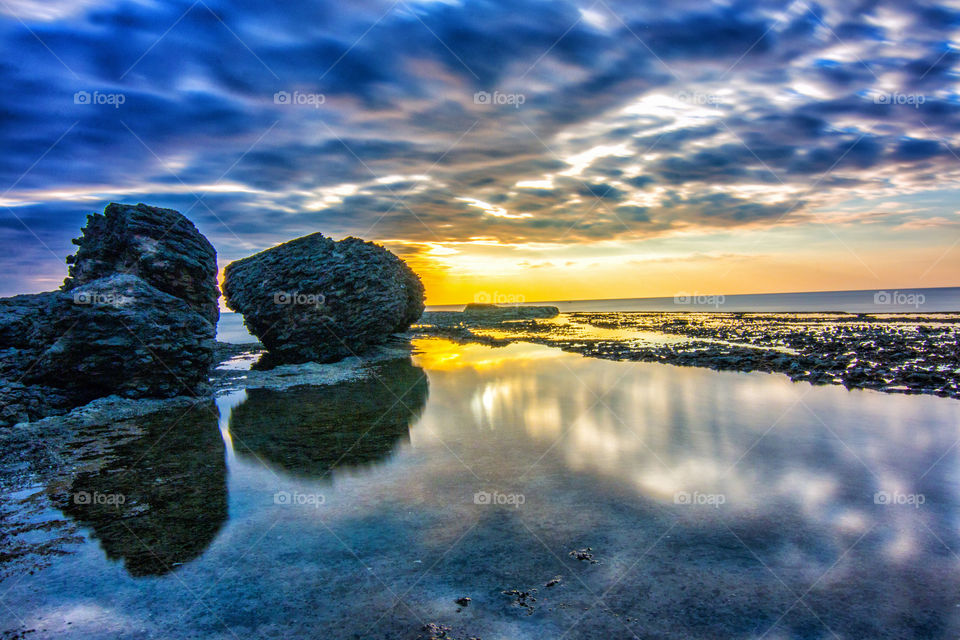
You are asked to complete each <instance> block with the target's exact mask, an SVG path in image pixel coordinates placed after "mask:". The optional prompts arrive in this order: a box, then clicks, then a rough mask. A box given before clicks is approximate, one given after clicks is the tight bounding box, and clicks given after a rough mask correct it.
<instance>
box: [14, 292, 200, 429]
mask: <svg viewBox="0 0 960 640" xmlns="http://www.w3.org/2000/svg"><path fill="white" fill-rule="evenodd" d="M214 334H215V329H214V326H213V325H212V324H211V323H210V322H209V320H207V319H206V318H205V317H203V316H202V315H200V314H199V313H197V312H196V310H195V309H194V307H193V306H191V305H190V304H189V303H188V302H186V301H184V300H181V299H179V298H176V297H174V296H172V295H169V294H167V293H164V292H162V291H159V290H158V289H156V288H155V287H153V286H151V285H150V284H148V283H146V282H144V281H143V280H141V279H140V278H138V277H137V276H134V275H129V274H118V275H113V276H109V277H106V278H101V279H99V280H94V281H92V282H88V283H86V284H84V285H81V286H78V287H76V288H74V289H72V290H70V291H51V292H47V293H37V294H32V295H21V296H14V297H12V298H4V299H0V356H2V357H0V402H3V407H2V408H0V424H12V423H14V422H18V421H23V420H26V419H30V420H32V419H36V418H38V417H42V416H44V415H49V414H52V413H62V412H63V411H64V410H66V409H69V408H71V407H74V406H78V405H81V404H85V403H87V402H89V401H90V400H93V399H95V398H99V397H102V396H107V395H114V394H116V395H121V396H126V397H133V398H135V397H161V398H163V397H173V396H176V395H190V394H195V393H200V392H205V391H206V390H207V389H206V387H207V376H208V370H209V368H210V365H211V363H212V359H213V346H214V341H213V339H214Z"/></svg>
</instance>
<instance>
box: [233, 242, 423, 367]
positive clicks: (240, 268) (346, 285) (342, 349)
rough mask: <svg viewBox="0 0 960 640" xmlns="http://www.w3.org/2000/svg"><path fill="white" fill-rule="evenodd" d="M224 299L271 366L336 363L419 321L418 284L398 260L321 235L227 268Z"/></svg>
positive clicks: (420, 289)
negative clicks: (264, 350) (260, 345)
mask: <svg viewBox="0 0 960 640" xmlns="http://www.w3.org/2000/svg"><path fill="white" fill-rule="evenodd" d="M223 294H224V298H225V300H226V303H227V305H228V306H229V307H230V308H231V309H233V310H234V311H237V312H238V313H241V314H243V319H244V323H245V324H246V326H247V329H249V330H250V332H251V333H252V334H253V335H255V336H257V338H259V339H260V341H261V342H262V343H263V344H264V346H265V347H267V349H268V350H269V352H270V354H269V355H270V359H269V361H270V362H272V363H292V364H293V363H300V362H308V361H316V362H335V361H337V360H341V359H343V358H345V357H347V356H351V355H354V354H356V353H360V352H361V351H363V350H364V349H365V348H366V347H368V346H370V345H373V344H379V343H382V342H384V341H385V340H386V339H387V338H388V337H389V336H390V335H391V334H393V333H398V332H401V331H405V330H406V329H408V328H409V327H410V325H411V324H412V323H413V322H415V321H416V320H417V319H418V318H419V317H420V315H421V314H422V313H423V284H421V282H420V278H419V277H418V276H417V275H416V274H415V273H414V272H413V271H412V270H411V269H410V268H409V267H408V266H407V265H406V263H404V262H403V260H401V259H400V258H398V257H397V256H395V255H394V254H392V253H390V252H389V251H388V250H386V249H385V248H383V247H381V246H379V245H376V244H374V243H372V242H365V241H363V240H360V239H359V238H346V239H344V240H341V241H339V242H334V241H333V240H332V239H330V238H327V237H324V236H323V235H322V234H320V233H314V234H311V235H308V236H304V237H302V238H297V239H296V240H291V241H290V242H286V243H284V244H281V245H279V246H276V247H273V248H272V249H267V250H266V251H262V252H260V253H258V254H256V255H253V256H250V257H249V258H244V259H242V260H237V261H235V262H232V263H230V264H229V265H227V268H226V270H225V272H224V282H223Z"/></svg>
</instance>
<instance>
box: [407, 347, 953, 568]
mask: <svg viewBox="0 0 960 640" xmlns="http://www.w3.org/2000/svg"><path fill="white" fill-rule="evenodd" d="M415 347H416V355H415V359H416V361H417V364H418V365H419V366H422V367H423V368H424V369H425V370H426V371H427V372H428V375H429V376H430V378H431V385H432V388H433V390H434V397H435V398H436V399H437V400H438V402H437V403H436V404H435V405H432V406H430V405H428V407H427V410H426V411H425V413H424V415H423V417H422V419H421V421H420V422H419V423H418V424H417V425H415V427H414V428H413V429H412V431H411V439H412V442H413V444H414V447H415V448H422V449H431V448H438V449H443V448H445V447H447V446H450V447H452V449H453V450H454V451H456V452H457V456H458V457H459V458H461V459H462V460H464V461H465V462H466V463H467V464H468V465H470V467H471V468H472V469H474V470H475V471H476V472H477V473H479V474H480V475H481V476H483V477H484V479H490V480H492V481H494V482H497V483H500V484H502V485H503V486H510V485H511V483H516V482H517V481H518V480H519V479H527V478H530V477H532V476H536V475H538V474H540V473H548V474H549V473H557V472H559V473H561V474H563V475H566V474H577V475H582V476H585V477H589V476H593V478H595V479H596V481H602V482H604V483H612V484H611V486H617V487H620V488H623V489H628V490H631V491H632V492H633V493H634V494H635V495H636V496H637V497H639V498H641V499H649V500H654V501H658V502H660V503H663V504H672V503H673V502H674V500H675V497H676V495H677V494H678V492H689V493H691V494H692V493H694V492H700V493H701V494H722V495H723V496H724V497H725V500H726V505H725V509H726V511H725V512H724V513H730V512H739V513H746V512H757V511H758V510H759V511H760V512H767V511H768V510H775V509H780V508H783V506H784V505H790V507H789V508H790V509H791V511H792V512H793V513H795V514H802V516H803V517H804V518H806V519H807V521H808V522H811V523H818V524H819V526H823V527H825V528H827V529H828V530H832V531H833V532H834V534H835V535H838V536H841V537H842V536H843V535H851V534H856V535H861V534H863V533H865V532H866V531H868V530H869V529H871V528H872V527H874V526H876V525H878V524H879V523H880V522H885V523H886V524H888V525H890V526H891V527H892V529H893V531H894V532H895V533H894V534H893V535H892V536H891V540H890V541H889V544H888V546H887V549H886V550H887V552H888V553H889V554H890V556H891V557H896V558H901V559H902V558H905V557H908V556H909V555H911V553H915V552H916V550H917V547H916V536H917V535H918V532H917V528H918V527H917V525H918V523H917V518H921V519H923V520H924V522H926V523H927V524H928V526H931V527H934V528H935V527H936V525H935V524H934V523H935V521H936V518H937V516H936V515H934V514H933V513H932V512H931V511H930V510H928V511H926V512H921V513H920V514H918V513H917V512H916V511H915V510H910V511H909V512H906V511H905V510H902V509H901V510H899V511H897V510H885V511H884V510H880V511H878V510H877V507H876V505H875V504H874V493H875V492H877V491H887V492H891V493H898V494H911V493H917V492H921V491H924V490H926V491H931V490H930V489H929V488H928V487H926V486H921V485H929V484H931V483H932V485H933V486H937V487H942V488H943V489H942V490H944V491H945V492H946V493H947V494H949V495H952V496H953V495H954V493H955V491H956V482H955V480H956V472H955V471H954V470H953V468H954V464H955V460H954V459H953V458H952V457H950V456H947V458H946V459H944V460H939V458H940V457H941V456H943V455H944V452H945V451H948V450H949V449H950V446H951V445H952V444H953V442H954V441H955V440H956V438H957V436H958V432H957V428H956V425H957V424H958V417H960V412H958V410H957V405H956V404H955V403H953V402H951V401H943V400H942V399H938V398H916V397H907V396H892V395H886V394H881V393H877V392H868V391H854V392H850V391H847V390H845V389H842V388H839V387H819V388H813V387H811V386H810V385H808V384H805V383H803V384H796V383H792V382H790V381H789V380H788V379H787V378H785V377H784V376H780V375H771V374H765V373H750V374H742V373H730V372H723V373H721V372H716V371H712V370H708V369H703V368H691V367H674V366H669V365H660V364H651V363H611V362H606V361H602V360H597V359H592V358H584V357H581V356H579V355H576V354H570V353H563V352H561V351H559V350H557V349H552V348H548V347H544V346H540V345H529V344H513V345H510V346H508V347H503V348H490V347H486V346H480V345H459V344H454V343H452V342H448V341H445V340H439V339H424V340H418V341H416V343H415ZM441 398H442V401H441V400H440V399H441ZM921 403H922V405H923V406H922V409H921V407H920V406H918V405H920V404H921ZM491 432H492V433H494V434H496V436H487V437H484V436H482V435H481V434H483V433H487V434H489V433H491ZM470 433H475V434H476V436H474V438H475V439H471V437H470V436H469V434H470ZM465 434H466V435H465ZM493 437H495V440H492V441H491V440H490V438H493ZM441 445H442V446H441ZM478 450H479V453H478ZM488 450H489V451H495V453H492V452H491V453H489V455H487V452H488ZM480 454H483V456H481V455H480ZM478 460H479V461H478ZM925 472H927V475H926V476H924V475H923V474H924V473H925ZM947 487H949V489H947ZM954 497H955V496H954ZM878 518H879V519H878ZM921 529H923V527H921ZM921 533H922V531H921Z"/></svg>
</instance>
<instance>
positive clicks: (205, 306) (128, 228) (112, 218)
mask: <svg viewBox="0 0 960 640" xmlns="http://www.w3.org/2000/svg"><path fill="white" fill-rule="evenodd" d="M81 232H82V235H81V236H80V237H79V238H76V239H75V240H74V241H73V243H74V244H75V245H77V247H78V249H77V252H76V254H74V255H72V256H69V257H67V263H68V264H70V270H69V276H68V277H67V279H66V280H64V282H63V287H62V289H63V290H64V291H69V290H72V289H75V288H76V287H79V286H81V285H83V284H86V283H88V282H92V281H93V280H98V279H100V278H103V277H105V276H109V275H113V274H116V273H129V274H132V275H135V276H138V277H139V278H140V279H142V280H144V281H146V282H147V283H149V284H151V285H153V286H154V287H156V288H157V289H159V290H160V291H162V292H164V293H169V294H170V295H172V296H175V297H177V298H180V299H181V300H186V301H187V302H188V303H189V304H190V305H191V306H192V307H194V308H195V309H196V310H197V312H199V313H200V314H201V315H203V317H205V318H206V319H207V320H209V321H210V322H211V323H213V324H216V322H217V319H218V318H219V316H220V310H219V307H218V305H217V300H218V298H219V297H220V290H219V289H218V288H217V252H216V251H215V250H214V248H213V246H212V245H211V244H210V242H209V241H208V240H207V239H206V238H205V237H204V236H203V235H202V234H201V233H200V232H199V231H197V228H196V227H195V226H194V225H193V223H192V222H190V221H189V220H188V219H187V218H186V217H184V216H183V215H182V214H181V213H180V212H178V211H174V210H173V209H162V208H160V207H151V206H148V205H145V204H142V203H141V204H138V205H136V206H134V205H128V204H117V203H115V202H111V203H110V204H108V205H107V207H106V208H105V209H104V210H103V213H102V214H94V215H91V216H88V217H87V225H86V226H85V227H84V228H83V229H82V231H81Z"/></svg>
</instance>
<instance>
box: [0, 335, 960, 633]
mask: <svg viewBox="0 0 960 640" xmlns="http://www.w3.org/2000/svg"><path fill="white" fill-rule="evenodd" d="M415 346H416V348H417V353H416V355H415V359H414V361H413V363H411V362H409V361H404V362H398V363H392V364H390V365H389V366H388V367H386V368H384V369H381V370H380V372H379V373H380V378H381V380H382V381H383V382H386V383H387V384H388V385H390V386H391V388H392V390H393V391H394V392H395V395H394V393H391V392H390V391H389V390H387V389H384V388H383V386H382V383H381V382H379V381H367V382H366V383H350V384H349V385H341V386H337V387H331V388H326V389H312V390H306V389H304V390H295V391H291V392H283V393H261V392H256V391H250V392H249V397H248V398H247V399H246V400H245V399H244V392H238V393H237V394H234V395H230V396H224V397H222V398H221V410H222V411H223V413H224V415H223V424H222V425H221V428H222V430H223V432H224V436H225V437H226V438H227V440H228V442H230V441H232V443H233V444H232V446H233V448H234V449H235V450H236V453H237V455H236V457H235V458H234V457H231V456H229V455H228V457H227V461H228V464H229V465H230V469H229V471H230V473H229V483H230V501H231V502H230V522H229V523H228V525H227V526H226V527H225V528H224V529H223V531H222V532H221V533H220V535H219V539H218V540H217V541H216V543H215V544H212V545H210V547H209V548H208V550H207V552H206V553H205V554H204V555H203V557H201V558H199V559H197V560H195V561H194V562H192V563H190V564H189V566H188V567H184V570H183V571H180V572H178V574H177V576H176V578H168V579H163V580H151V581H132V580H130V579H129V577H128V576H125V575H124V576H120V577H117V576H109V575H107V577H104V574H107V573H109V572H107V571H106V570H105V568H104V567H103V563H102V554H100V553H99V552H97V553H96V554H93V553H88V554H87V555H86V556H83V555H82V554H76V555H72V556H69V557H67V558H64V559H63V560H62V562H60V561H58V564H56V565H55V566H54V567H52V568H51V569H50V570H48V571H46V572H42V573H40V574H38V575H37V576H31V577H30V579H29V580H25V581H23V582H22V583H17V584H13V585H11V586H10V588H9V590H8V591H5V592H4V593H5V596H4V602H5V603H6V604H7V605H8V606H9V607H11V608H12V609H14V610H16V611H17V613H18V614H19V615H21V617H23V618H24V620H25V621H26V623H27V624H28V625H30V626H31V627H40V626H41V625H42V626H43V628H45V629H48V630H49V631H47V632H44V633H45V634H46V635H45V634H44V633H40V634H38V635H37V637H38V638H47V637H58V638H59V637H75V638H85V637H105V638H122V637H136V636H137V634H140V635H142V636H143V637H205V638H208V637H209V638H220V639H224V640H226V639H233V638H235V637H243V638H246V637H274V636H276V637H280V636H283V637H298V638H300V637H303V638H346V637H357V638H382V639H384V640H386V639H388V638H389V639H391V640H393V639H396V638H411V639H412V638H416V637H417V636H418V635H424V636H426V634H424V633H423V630H422V627H423V624H424V623H425V622H436V623H439V624H443V625H447V626H450V627H452V630H451V632H450V633H449V634H448V635H449V636H450V637H456V638H467V637H483V638H495V639H507V638H509V639H510V640H540V639H542V638H570V639H575V638H652V637H655V638H677V639H680V638H683V639H688V638H693V639H698V640H708V639H709V640H714V639H716V638H743V639H744V640H747V639H749V640H758V639H760V638H765V639H767V640H774V639H775V640H781V639H787V638H790V639H793V638H835V639H842V640H848V639H849V640H859V639H860V638H890V639H894V638H897V639H899V638H956V637H958V635H960V607H958V606H957V605H958V604H960V597H958V595H957V594H960V557H958V555H957V553H960V538H958V533H957V532H958V531H960V519H958V517H957V516H958V514H960V463H958V452H960V446H955V445H956V443H957V441H958V439H960V429H958V425H960V403H957V402H956V401H954V400H949V399H943V398H933V397H917V396H895V395H884V394H880V393H876V392H870V391H854V392H850V391H847V390H845V389H843V388H839V387H812V386H810V385H807V384H802V383H801V384H794V383H791V382H789V380H787V379H786V378H785V377H783V376H776V375H767V374H759V373H751V374H738V373H731V372H715V371H710V370H705V369H697V368H682V367H673V366H663V365H657V364H652V363H618V362H610V361H603V360H595V359H590V358H583V357H581V356H578V355H575V354H569V353H562V352H560V351H558V350H553V349H549V348H545V347H541V346H537V345H523V344H517V345H511V346H509V347H503V348H489V347H482V346H469V345H456V344H453V343H451V342H447V341H443V340H423V341H417V343H416V345H415ZM421 368H422V370H421ZM424 371H426V372H427V373H428V374H429V376H430V387H429V393H430V398H429V402H426V396H427V384H426V380H425V379H424V377H423V376H424ZM317 393H320V395H316V394H317ZM396 396H401V397H402V399H403V403H397V402H396ZM228 411H232V415H230V417H229V418H228V417H227V412H228ZM381 416H384V417H383V418H382V421H381V422H380V423H378V422H377V419H378V418H380V417H381ZM418 416H419V417H418ZM228 425H229V427H228ZM370 427H374V428H373V429H371V430H370V432H369V434H368V435H366V436H364V437H363V438H361V439H360V440H359V442H357V437H358V436H359V435H360V434H362V433H363V432H364V431H365V430H367V429H368V428H370ZM380 427H383V429H382V430H381V429H380ZM408 434H409V435H408ZM370 436H374V437H373V439H371V440H370V441H368V440H367V438H369V437H370ZM183 449H184V451H186V450H187V449H188V447H187V446H186V444H184V447H183ZM341 457H342V460H340V462H339V463H337V460H338V459H340V458H341ZM374 460H377V461H379V463H378V464H369V463H370V462H372V461H374ZM261 461H265V462H266V463H267V464H268V465H270V466H275V467H277V468H279V469H283V470H287V471H290V472H292V474H293V475H291V474H288V473H278V472H276V471H274V470H271V469H267V468H264V465H263V464H262V463H261ZM335 464H336V466H337V467H338V468H339V467H340V466H342V465H344V464H359V465H362V466H361V467H355V468H353V469H352V470H344V471H343V472H342V473H337V474H336V475H335V476H334V477H333V479H332V480H331V479H330V478H327V477H323V478H322V479H321V478H320V476H323V475H324V474H325V473H326V472H327V471H329V469H330V468H332V467H333V466H334V465H335ZM158 475H159V474H158ZM109 486H110V485H109V483H107V482H105V481H104V483H103V484H101V485H99V487H97V489H98V490H100V491H107V490H108V487H109ZM278 489H279V490H283V491H288V492H292V491H300V492H302V493H304V494H307V493H309V494H322V495H323V497H324V498H325V500H324V501H323V503H322V504H319V505H317V504H313V505H311V504H299V505H298V504H294V503H288V504H278V503H276V502H275V500H274V493H275V492H276V491H277V490H278ZM493 492H497V493H498V495H501V496H503V495H506V496H522V497H523V500H522V503H519V501H517V500H513V501H512V502H510V501H503V502H501V501H498V500H496V499H490V498H486V499H478V498H477V496H478V495H479V496H480V497H481V498H483V496H484V495H488V496H489V495H491V494H493ZM878 496H879V499H878ZM884 496H887V498H884ZM910 496H913V497H914V498H916V497H919V496H922V497H923V503H922V504H917V500H916V499H915V500H914V502H913V503H912V504H911V503H910V502H907V501H905V499H906V498H909V497H910ZM720 497H722V502H721V501H720V500H719V499H718V498H720ZM586 547H590V548H591V549H592V553H593V554H594V556H595V559H596V560H597V561H598V562H597V563H596V564H593V563H591V562H589V561H581V560H578V559H577V558H576V557H572V556H570V555H569V554H570V552H571V551H574V550H579V549H584V548H586ZM93 556H96V557H93ZM224 576H228V577H227V578H226V579H224ZM558 577H559V578H560V580H559V582H556V579H557V578H558ZM185 584H186V585H187V586H189V590H187V589H184V588H183V587H184V585H185ZM548 584H552V586H547V585H548ZM77 585H80V586H77ZM0 586H2V587H3V588H4V589H6V587H7V585H6V584H3V585H0ZM534 589H536V590H537V591H536V592H535V598H536V600H535V602H533V603H532V608H527V607H521V606H518V605H517V604H516V598H515V597H514V596H509V595H505V594H504V591H507V592H510V591H512V590H517V591H518V592H521V593H522V592H526V591H530V592H531V593H532V590H534ZM193 593H199V594H202V598H203V601H204V603H206V604H208V605H209V609H205V608H204V609H201V607H200V606H198V605H197V603H196V599H195V597H194V596H193ZM37 594H40V595H37ZM463 596H467V597H470V598H472V601H471V604H470V605H469V606H467V607H458V605H457V604H456V599H458V598H461V597H463ZM38 602H41V603H43V604H42V605H38V604H37V603H38ZM191 607H194V608H193V609H191ZM81 610H82V611H91V610H96V611H97V617H96V618H93V617H88V618H83V617H82V616H80V615H79V614H78V613H76V612H77V611H81ZM185 611H190V612H191V613H190V615H185V614H184V612H185ZM211 612H214V613H211ZM196 613H199V615H200V616H202V617H200V618H198V617H196V616H195V614H196ZM2 616H3V612H2V611H0V620H2ZM104 620H110V621H118V620H119V621H120V622H116V623H115V624H116V626H115V627H112V628H109V629H105V628H104V622H103V621H104ZM56 621H60V622H59V626H55V623H56ZM68 622H69V623H70V624H69V626H68ZM57 634H59V635H57Z"/></svg>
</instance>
